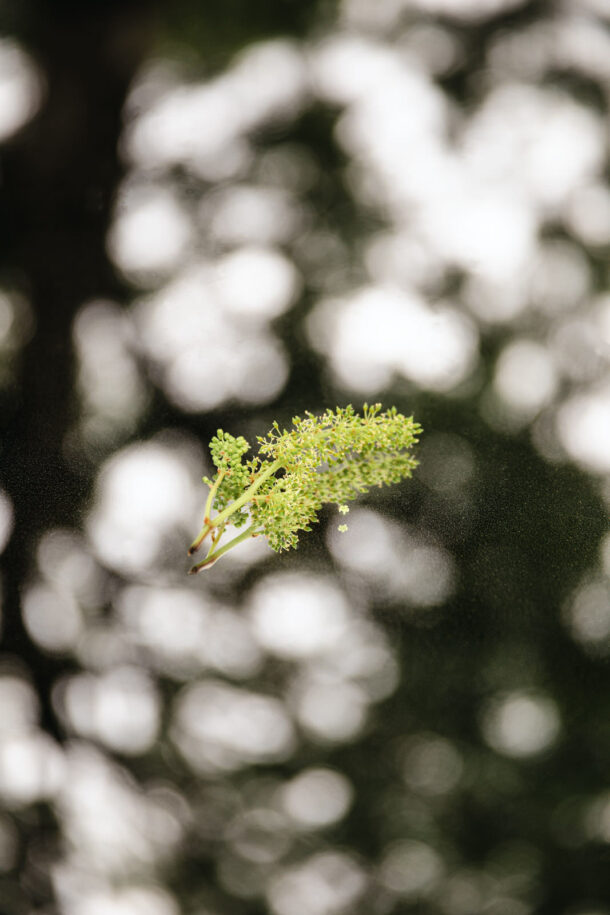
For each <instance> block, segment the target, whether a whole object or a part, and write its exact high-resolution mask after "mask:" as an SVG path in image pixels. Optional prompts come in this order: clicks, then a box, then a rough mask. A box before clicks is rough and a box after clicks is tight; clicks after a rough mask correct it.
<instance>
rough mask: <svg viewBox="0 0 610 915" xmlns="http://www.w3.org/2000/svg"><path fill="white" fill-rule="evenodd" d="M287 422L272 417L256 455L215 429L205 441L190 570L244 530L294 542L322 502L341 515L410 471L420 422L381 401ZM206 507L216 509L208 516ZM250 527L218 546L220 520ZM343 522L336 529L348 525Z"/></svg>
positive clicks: (281, 545) (279, 546)
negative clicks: (205, 470) (208, 460)
mask: <svg viewBox="0 0 610 915" xmlns="http://www.w3.org/2000/svg"><path fill="white" fill-rule="evenodd" d="M292 425H293V428H292V429H290V430H286V429H283V430H282V429H280V427H279V426H278V424H277V423H274V424H273V426H272V428H271V430H270V431H269V432H268V433H267V435H266V436H264V437H259V438H258V442H259V451H258V455H257V456H256V457H254V458H252V459H251V460H249V461H245V460H244V455H245V454H246V452H247V451H248V449H249V447H250V446H249V444H248V442H247V441H246V440H245V439H244V438H242V437H241V436H240V437H238V438H234V437H233V436H232V435H229V434H228V433H226V432H223V431H222V430H221V429H219V430H218V433H217V435H216V436H215V437H214V438H213V439H212V441H211V442H210V452H211V455H212V460H213V462H214V465H215V467H216V469H217V472H216V475H215V477H214V479H213V480H210V479H208V478H207V477H204V482H205V483H207V484H208V486H209V487H210V492H209V495H208V500H207V504H206V509H205V517H204V521H203V527H202V529H201V532H200V534H199V536H198V537H197V538H196V540H195V541H194V542H193V544H192V545H191V548H190V550H189V555H190V554H193V553H194V552H196V551H197V550H198V549H199V547H200V546H201V544H202V543H203V541H204V540H205V539H206V537H207V536H208V535H210V536H211V541H212V543H211V546H210V549H209V551H208V554H207V556H206V557H205V559H203V560H202V561H201V562H199V563H198V564H197V565H195V566H193V568H192V569H191V570H190V572H191V574H192V573H195V572H198V571H200V570H201V569H203V568H208V567H209V566H211V565H212V563H214V562H216V560H217V559H219V558H220V556H221V555H222V554H223V553H225V552H226V551H227V550H229V549H231V548H232V547H234V546H236V545H237V544H238V543H241V542H242V541H243V540H246V539H247V538H248V537H256V536H258V535H264V536H265V537H267V539H268V541H269V545H270V546H271V547H272V548H273V549H274V550H276V551H277V552H280V551H281V550H287V549H290V548H292V547H295V546H296V545H297V541H298V531H309V530H311V525H312V524H313V523H315V522H316V521H317V520H318V519H317V514H318V512H319V511H320V509H321V508H322V506H323V505H324V504H325V503H335V504H336V505H337V507H338V509H339V511H340V512H341V513H342V514H345V513H346V512H347V511H349V509H348V506H347V505H345V503H346V502H349V501H350V500H352V499H355V498H356V496H357V495H358V494H359V493H362V492H367V491H368V490H369V489H370V488H371V487H372V486H382V485H383V484H384V483H387V484H390V483H397V482H399V481H400V480H402V479H403V478H404V477H409V476H411V472H412V470H413V468H414V467H416V466H417V461H416V460H415V458H414V457H413V456H412V455H411V454H410V449H411V448H412V446H413V445H414V444H416V443H417V441H418V438H417V436H418V435H419V433H420V432H421V427H420V426H419V424H418V423H416V422H414V421H413V417H405V416H403V415H402V414H401V413H398V412H397V410H396V408H395V407H392V408H391V409H389V410H387V411H386V412H385V413H382V412H381V404H374V405H373V406H368V404H365V405H364V409H363V415H362V416H360V415H359V414H358V413H356V412H355V411H354V409H353V407H352V406H347V407H344V408H341V407H338V408H337V409H336V410H334V411H333V410H327V411H326V413H324V414H322V416H314V415H313V414H312V413H305V416H304V418H301V417H300V416H295V417H294V419H293V420H292ZM212 508H215V509H216V511H217V512H218V513H217V514H216V515H215V517H214V518H212V517H211V511H212ZM229 520H230V523H231V524H232V525H233V526H235V527H242V526H243V525H245V524H246V523H247V522H250V523H249V525H248V527H247V528H246V529H245V530H244V531H243V532H242V533H241V534H239V535H238V536H237V537H234V538H233V539H232V540H231V541H229V543H226V544H225V545H224V546H219V541H220V538H221V537H222V535H223V533H224V529H225V525H226V524H227V522H228V521H229ZM346 529H347V528H346V525H344V524H342V525H341V526H340V528H339V530H342V531H344V530H346Z"/></svg>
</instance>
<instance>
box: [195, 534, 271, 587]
mask: <svg viewBox="0 0 610 915" xmlns="http://www.w3.org/2000/svg"><path fill="white" fill-rule="evenodd" d="M253 527H254V525H253V524H251V525H250V527H247V528H246V530H245V531H242V533H241V534H239V536H237V537H233V540H229V542H228V543H225V545H224V546H223V547H221V548H220V549H219V550H214V544H212V546H211V547H210V551H209V553H208V555H207V556H206V557H205V559H202V560H201V562H198V563H197V565H195V566H193V567H192V569H189V573H188V574H189V575H196V574H197V572H201V570H202V569H205V568H210V566H213V565H214V563H215V562H216V561H217V560H218V559H220V557H221V556H222V555H223V553H226V552H227V550H232V549H233V547H234V546H237V545H238V544H239V543H243V541H244V540H247V539H248V538H249V537H255V536H256V535H257V534H258V533H259V531H255V530H253Z"/></svg>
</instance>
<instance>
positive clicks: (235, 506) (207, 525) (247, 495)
mask: <svg viewBox="0 0 610 915" xmlns="http://www.w3.org/2000/svg"><path fill="white" fill-rule="evenodd" d="M281 466H282V462H281V461H274V462H273V463H272V464H270V465H269V467H267V469H266V470H263V472H262V473H261V474H259V476H258V477H257V478H256V480H255V481H254V483H252V485H251V486H249V487H248V489H246V490H245V492H243V493H242V494H241V496H240V497H239V499H235V501H234V502H231V504H230V505H227V507H226V508H225V509H223V511H221V512H220V513H219V514H218V515H216V517H215V518H214V519H210V518H209V517H208V516H207V515H208V512H207V510H206V517H205V518H204V519H203V527H202V529H201V531H200V533H199V535H198V537H197V539H196V540H194V541H193V543H192V544H191V547H190V549H189V556H192V554H193V553H195V552H196V551H197V550H198V549H199V547H200V546H201V544H202V543H203V541H204V540H205V538H206V537H207V536H208V534H209V533H210V531H211V530H212V528H213V527H218V525H219V524H222V523H223V522H226V521H227V519H228V518H230V517H231V515H232V514H233V513H234V512H236V511H238V510H239V509H240V508H242V506H244V505H246V504H247V503H248V502H249V501H250V499H251V498H252V496H253V495H254V493H255V492H256V491H257V489H259V488H260V487H261V486H262V485H263V483H264V482H265V480H268V479H269V477H270V476H272V474H274V473H275V472H276V470H279V469H280V467H281ZM219 476H220V474H219ZM217 482H219V481H216V482H215V484H214V485H215V486H216V483H217ZM212 497H213V494H212ZM209 501H210V496H208V502H209ZM210 505H211V503H210ZM206 509H207V504H206ZM248 530H249V528H248ZM231 542H233V541H231Z"/></svg>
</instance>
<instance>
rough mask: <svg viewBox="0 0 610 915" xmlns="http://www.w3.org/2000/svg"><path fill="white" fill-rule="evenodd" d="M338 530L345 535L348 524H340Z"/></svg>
mask: <svg viewBox="0 0 610 915" xmlns="http://www.w3.org/2000/svg"><path fill="white" fill-rule="evenodd" d="M337 530H338V531H341V533H342V534H344V533H345V532H346V530H347V524H340V525H339V527H338V528H337Z"/></svg>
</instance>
